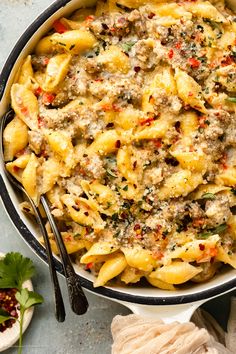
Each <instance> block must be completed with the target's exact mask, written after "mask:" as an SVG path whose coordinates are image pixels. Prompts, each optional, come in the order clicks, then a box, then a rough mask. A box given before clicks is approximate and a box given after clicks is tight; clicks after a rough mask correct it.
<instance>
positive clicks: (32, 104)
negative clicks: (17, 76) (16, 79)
mask: <svg viewBox="0 0 236 354" xmlns="http://www.w3.org/2000/svg"><path fill="white" fill-rule="evenodd" d="M11 104H12V108H13V109H14V111H15V113H16V114H17V116H18V117H19V118H20V119H21V120H22V121H23V122H25V124H26V125H28V127H29V128H30V129H32V130H36V129H37V128H38V115H39V106H38V101H37V98H36V96H35V95H34V94H33V92H32V91H30V90H29V89H27V88H26V87H25V86H24V85H20V84H14V85H12V88H11Z"/></svg>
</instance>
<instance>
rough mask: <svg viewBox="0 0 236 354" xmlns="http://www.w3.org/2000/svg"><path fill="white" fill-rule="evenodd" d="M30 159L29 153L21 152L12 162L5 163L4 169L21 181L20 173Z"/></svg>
mask: <svg viewBox="0 0 236 354" xmlns="http://www.w3.org/2000/svg"><path fill="white" fill-rule="evenodd" d="M29 159H30V154H23V155H21V156H20V157H18V158H17V159H16V160H14V161H13V162H8V163H7V164H6V169H7V170H8V172H10V174H12V176H13V177H15V179H17V181H19V182H22V173H23V170H24V169H25V167H26V166H27V164H28V162H29Z"/></svg>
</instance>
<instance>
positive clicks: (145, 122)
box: [140, 117, 154, 125]
mask: <svg viewBox="0 0 236 354" xmlns="http://www.w3.org/2000/svg"><path fill="white" fill-rule="evenodd" d="M153 121H154V118H153V117H150V118H147V119H143V120H141V121H140V125H151V123H152V122H153Z"/></svg>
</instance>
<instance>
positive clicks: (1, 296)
mask: <svg viewBox="0 0 236 354" xmlns="http://www.w3.org/2000/svg"><path fill="white" fill-rule="evenodd" d="M16 292H17V290H16V289H1V290H0V308H2V309H3V310H5V311H6V312H8V313H9V314H10V316H12V317H16V318H18V313H17V305H18V302H17V300H16V298H15V294H16ZM15 322H16V321H15V320H13V319H10V320H7V321H5V322H3V323H1V324H0V333H2V332H4V331H5V330H6V329H8V328H11V327H12V326H13V324H14V323H15Z"/></svg>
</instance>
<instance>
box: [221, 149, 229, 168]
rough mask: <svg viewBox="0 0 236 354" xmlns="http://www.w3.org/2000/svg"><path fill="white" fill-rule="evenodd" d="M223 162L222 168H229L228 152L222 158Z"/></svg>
mask: <svg viewBox="0 0 236 354" xmlns="http://www.w3.org/2000/svg"><path fill="white" fill-rule="evenodd" d="M221 164H222V168H223V169H224V170H227V168H228V165H227V154H226V153H224V154H223V156H222V158H221Z"/></svg>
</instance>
